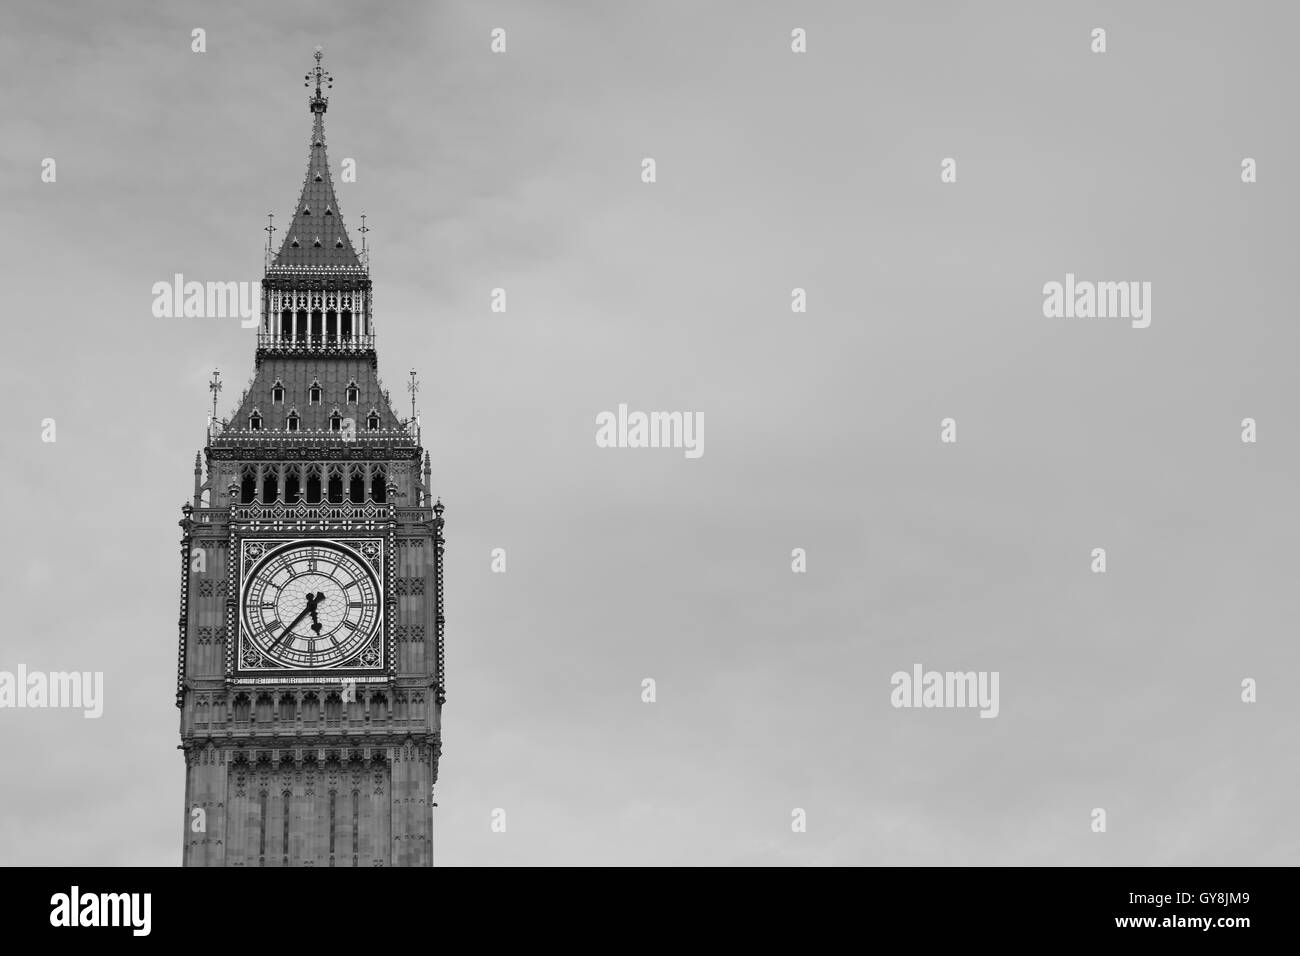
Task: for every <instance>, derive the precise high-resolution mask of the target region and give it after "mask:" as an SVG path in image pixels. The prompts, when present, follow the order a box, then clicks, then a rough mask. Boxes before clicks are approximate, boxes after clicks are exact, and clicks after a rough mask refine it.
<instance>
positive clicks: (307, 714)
mask: <svg viewBox="0 0 1300 956" xmlns="http://www.w3.org/2000/svg"><path fill="white" fill-rule="evenodd" d="M319 719H320V698H319V697H317V696H316V695H315V694H312V693H308V694H307V696H305V697H304V698H303V699H302V722H303V723H304V724H306V725H307V726H308V727H314V726H315V725H316V721H318V720H319Z"/></svg>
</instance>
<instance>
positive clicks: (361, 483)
mask: <svg viewBox="0 0 1300 956" xmlns="http://www.w3.org/2000/svg"><path fill="white" fill-rule="evenodd" d="M348 500H349V501H351V502H352V503H353V504H354V505H359V504H361V503H363V502H364V501H365V500H366V475H365V472H364V471H362V470H361V469H360V468H353V469H352V474H351V475H350V476H349V478H348Z"/></svg>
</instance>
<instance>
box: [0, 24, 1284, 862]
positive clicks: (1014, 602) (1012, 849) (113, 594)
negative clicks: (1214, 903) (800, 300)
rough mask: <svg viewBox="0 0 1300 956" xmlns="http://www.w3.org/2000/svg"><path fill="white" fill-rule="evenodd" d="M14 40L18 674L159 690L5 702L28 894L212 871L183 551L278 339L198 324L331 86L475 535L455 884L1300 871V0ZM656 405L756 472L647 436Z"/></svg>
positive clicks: (113, 32) (5, 34) (447, 731)
mask: <svg viewBox="0 0 1300 956" xmlns="http://www.w3.org/2000/svg"><path fill="white" fill-rule="evenodd" d="M0 17H2V18H3V21H4V22H3V29H0V81H2V83H3V89H4V90H5V91H6V93H7V94H8V95H6V96H5V97H4V98H3V99H2V100H0V129H2V130H3V135H2V136H0V164H2V165H0V168H2V169H3V180H2V183H3V185H2V186H0V188H2V189H3V195H2V197H0V204H2V205H0V208H3V209H4V212H5V215H4V222H5V228H4V229H3V230H0V262H3V264H4V276H5V280H6V281H5V282H4V290H5V296H4V298H5V301H6V303H7V304H6V305H5V306H4V307H3V310H4V312H5V314H6V316H7V321H6V327H7V328H8V329H9V330H10V331H9V333H8V335H9V339H8V342H7V343H6V345H5V347H4V349H3V350H0V374H3V381H4V386H5V395H6V398H7V402H6V404H7V414H6V415H4V416H3V417H2V418H0V448H3V452H4V465H5V467H4V468H3V469H2V470H0V493H2V494H3V497H4V501H5V502H6V503H7V509H6V512H7V513H6V515H5V518H4V521H5V524H6V528H5V535H4V540H5V545H6V546H5V547H4V548H3V550H2V551H0V563H2V566H3V573H2V574H0V601H3V606H4V607H5V608H6V614H5V621H6V626H5V628H4V630H3V633H2V634H0V670H14V669H15V668H16V667H17V666H18V664H20V663H22V664H25V665H26V666H27V667H28V668H29V669H32V670H46V671H54V670H70V669H76V670H90V671H103V672H104V673H105V682H106V686H105V696H106V700H105V708H104V715H103V717H102V718H101V719H99V720H84V719H82V717H81V715H80V713H79V712H75V711H35V710H0V761H3V765H4V767H5V768H6V772H5V773H4V774H0V863H26V864H33V863H63V864H105V865H119V864H150V865H166V866H171V865H177V864H178V863H179V860H180V849H181V838H182V823H183V807H182V801H183V782H184V767H183V761H182V758H181V755H180V753H179V752H178V751H177V750H176V749H175V748H176V744H177V742H178V737H177V711H176V709H175V707H174V705H173V688H174V680H175V666H176V646H175V634H176V628H175V621H176V612H177V600H178V589H179V580H178V571H177V565H178V550H177V549H178V540H179V539H178V535H179V529H178V528H177V526H176V521H177V520H178V519H179V517H180V514H179V508H180V506H181V504H182V503H183V502H184V501H185V500H187V498H188V496H189V493H190V487H191V476H192V467H193V460H194V453H195V452H196V451H197V450H198V449H199V447H200V446H201V444H202V441H203V429H204V424H205V416H206V413H207V410H208V407H209V393H208V391H207V389H206V382H207V380H208V377H209V376H210V374H211V371H212V369H213V368H220V369H221V370H222V373H223V376H224V377H225V379H226V381H227V389H226V391H225V392H224V393H223V395H222V400H223V401H222V413H223V414H229V413H230V411H231V410H232V409H233V406H234V401H235V399H237V397H238V392H239V390H240V388H241V387H242V385H243V383H244V382H245V380H246V379H247V378H248V377H249V376H251V374H252V370H253V348H254V338H253V336H254V333H253V332H252V331H251V330H246V329H242V328H240V325H239V322H238V320H235V319H228V320H221V319H188V320H187V319H158V318H154V317H153V315H152V314H151V309H150V306H151V303H152V295H151V292H150V290H151V287H152V285H153V283H155V282H157V281H160V280H164V281H166V280H169V279H170V277H171V276H172V275H173V274H174V273H176V272H181V273H184V274H185V275H187V276H193V277H197V278H202V279H214V280H222V281H226V280H249V281H256V280H258V279H259V278H260V276H261V269H262V248H263V244H264V242H265V236H264V234H263V233H262V232H261V231H260V230H261V229H262V227H263V226H264V225H265V222H266V219H265V217H266V213H267V212H268V211H271V212H274V213H275V215H276V219H277V221H278V222H279V223H280V224H281V225H283V224H284V223H285V222H286V219H287V217H288V215H289V213H290V212H291V210H292V206H293V204H294V202H295V201H296V199H297V195H298V190H299V187H300V185H301V182H302V176H303V170H304V167H305V163H306V158H307V152H308V135H309V132H310V120H311V118H310V114H309V113H308V110H307V106H306V91H305V90H304V89H303V86H302V75H303V74H304V73H305V72H307V70H308V69H309V67H310V66H311V65H312V60H311V54H312V51H313V49H314V47H315V46H316V45H317V44H322V45H323V46H324V48H325V56H326V58H325V66H326V68H327V69H329V70H330V71H331V72H333V73H334V75H335V77H336V82H335V86H334V90H333V91H332V93H331V100H330V110H329V113H328V116H327V120H326V128H327V136H328V142H329V148H330V158H331V160H332V162H333V163H334V165H335V173H336V175H335V183H336V187H337V189H338V191H339V203H340V205H341V208H342V212H343V214H344V216H345V219H346V221H347V223H348V226H349V228H350V230H351V231H352V236H353V238H354V239H359V235H358V234H357V232H356V227H357V225H358V224H359V216H360V214H361V213H362V212H365V213H367V215H368V222H369V224H370V226H371V227H372V228H373V232H371V233H370V242H371V246H372V249H373V260H372V267H373V271H372V274H373V278H374V282H375V289H376V296H375V301H376V317H377V326H378V332H379V355H380V372H381V374H382V375H383V376H384V377H385V379H386V381H387V382H388V384H389V385H390V387H391V388H392V390H393V393H394V396H395V397H396V396H398V395H403V396H404V395H405V393H404V392H403V391H401V388H402V380H403V377H404V376H405V373H406V372H407V370H408V368H410V367H412V366H414V367H415V368H417V369H418V370H419V372H420V375H421V379H422V382H423V388H422V391H421V393H420V407H421V413H422V418H423V423H424V435H425V437H426V444H427V446H428V447H429V448H430V450H431V452H432V458H433V474H434V483H435V487H436V490H437V491H438V493H439V494H440V495H441V496H442V498H443V500H444V502H445V503H446V505H447V509H448V510H447V520H448V526H447V532H448V536H449V542H450V544H449V551H448V556H447V557H448V562H449V563H448V570H447V602H448V616H449V625H448V632H447V660H448V674H449V695H448V703H447V706H446V708H445V711H444V755H443V760H442V766H441V779H440V782H439V785H438V794H437V799H438V802H439V804H440V807H439V809H438V811H437V822H436V826H437V843H436V854H437V860H438V863H439V864H446V865H503V864H529V865H531V864H652V865H657V864H724V865H725V864H747V865H749V864H759V865H762V864H795V865H807V864H811V865H817V864H993V865H1002V864H1082V865H1095V864H1137V865H1158V864H1251V863H1272V864H1281V863H1294V862H1295V861H1296V859H1297V856H1298V855H1300V827H1298V826H1297V824H1296V820H1295V811H1294V800H1293V795H1294V793H1295V791H1296V788H1297V786H1300V770H1298V769H1297V761H1296V759H1295V729H1296V726H1297V719H1298V718H1300V706H1297V696H1296V684H1295V681H1296V677H1295V675H1296V673H1297V671H1298V669H1300V651H1298V650H1297V642H1296V640H1295V636H1294V631H1293V629H1294V626H1295V625H1294V622H1295V620H1296V611H1297V608H1296V604H1297V601H1298V600H1300V597H1298V595H1300V588H1297V587H1296V584H1295V582H1296V578H1297V575H1298V574H1300V552H1298V551H1297V549H1296V547H1295V542H1296V541H1297V540H1298V539H1300V510H1298V509H1297V507H1296V502H1297V494H1298V493H1300V487H1298V484H1300V478H1298V477H1297V476H1298V475H1300V422H1298V421H1297V414H1296V410H1297V408H1298V407H1300V387H1298V386H1297V379H1296V375H1295V372H1294V367H1295V357H1296V355H1297V354H1298V352H1300V331H1297V320H1296V315H1295V307H1296V296H1295V292H1294V281H1293V276H1294V274H1295V268H1296V261H1297V254H1298V253H1300V248H1298V246H1300V243H1298V241H1297V234H1296V230H1295V226H1294V221H1295V210H1296V209H1297V200H1298V199H1300V195H1298V194H1297V187H1296V182H1297V179H1296V176H1295V175H1294V167H1295V163H1296V153H1297V149H1300V140H1298V139H1297V134H1296V131H1295V122H1294V113H1295V108H1294V91H1295V89H1296V85H1297V79H1298V77H1297V71H1298V70H1300V67H1298V66H1297V64H1296V60H1295V57H1294V50H1293V49H1292V46H1293V37H1294V36H1295V34H1296V31H1297V29H1298V28H1300V12H1297V10H1295V9H1294V8H1293V7H1292V6H1290V5H1287V4H1283V3H1245V4H1228V3H1216V4H1209V3H1187V4H1179V5H1177V7H1170V6H1169V5H1162V6H1160V7H1157V6H1156V5H1139V6H1135V5H1132V4H1119V3H1116V4H1100V3H1098V4H1094V3H1074V4H1070V5H1063V4H1062V5H1058V4H1039V3H1029V2H1025V3H998V4H974V3H971V4H957V3H927V4H913V3H906V2H902V0H898V2H889V3H874V2H873V3H871V4H864V3H856V2H849V0H845V2H817V3H810V4H794V3H785V2H762V3H751V2H744V3H742V2H739V0H730V2H718V3H709V4H699V3H690V2H684V0H683V2H664V0H655V2H653V3H640V2H631V0H618V2H595V0H591V2H572V0H565V2H555V3H548V4H545V5H543V4H538V3H528V2H514V3H511V2H468V0H464V2H437V3H417V2H409V3H392V4H385V5H383V7H382V12H379V11H378V9H377V8H373V7H370V6H367V5H364V4H345V3H341V2H332V3H328V4H322V3H305V2H303V3H277V4H274V5H268V4H264V3H258V2H253V0H242V2H235V3H228V4H219V5H218V4H210V3H208V4H196V3H185V2H178V3H168V4H165V5H159V4H145V3H134V4H133V3H122V4H112V5H106V4H95V3H91V2H89V0H79V2H70V3H60V4H40V3H27V4H23V5H21V6H16V5H13V4H10V5H8V6H7V7H6V9H5V11H4V13H3V14H2V15H0ZM196 27H202V28H203V29H205V30H206V33H207V52H206V53H203V54H196V53H192V52H191V50H190V43H191V40H190V34H191V30H193V29H194V28H196ZM495 27H500V28H503V29H505V30H506V32H507V50H508V52H507V53H505V54H504V55H493V54H492V53H491V52H490V51H489V33H490V31H491V30H492V29H493V28H495ZM796 27H801V28H804V29H805V30H806V31H807V36H808V41H807V45H808V52H807V53H806V54H802V55H797V54H794V53H792V52H791V50H790V32H791V30H792V29H794V28H796ZM1094 27H1104V28H1105V29H1106V30H1107V47H1108V49H1107V52H1106V53H1104V54H1095V53H1093V52H1091V50H1090V43H1091V40H1090V33H1091V31H1092V29H1093V28H1094ZM46 157H50V158H54V159H55V160H56V162H57V181H56V182H54V183H43V182H42V181H41V175H40V174H41V162H42V160H43V159H44V158H46ZM345 157H350V158H354V159H355V160H356V161H357V169H358V181H357V182H355V183H341V182H339V178H338V175H337V171H338V165H339V163H340V162H341V161H342V159H343V158H345ZM645 157H653V158H654V159H655V161H656V164H657V173H658V181H657V182H656V183H654V184H653V185H647V184H645V183H643V182H641V178H640V173H641V161H642V159H643V158H645ZM945 157H953V158H955V159H956V161H957V173H958V175H957V182H956V183H952V184H943V183H941V182H940V177H939V172H940V162H941V161H942V160H943V159H944V158H945ZM1244 157H1253V158H1255V159H1256V161H1257V164H1258V182H1257V183H1254V184H1249V185H1247V184H1243V183H1242V181H1241V162H1242V159H1243V158H1244ZM1067 272H1073V273H1075V274H1076V275H1077V276H1079V277H1080V278H1081V279H1092V280H1114V281H1146V282H1150V283H1152V289H1153V291H1152V322H1151V325H1150V327H1149V328H1146V329H1134V328H1132V327H1131V326H1130V324H1129V323H1128V322H1126V321H1122V320H1105V319H1049V318H1045V317H1044V316H1043V311H1042V304H1043V294H1042V288H1043V285H1044V284H1045V283H1047V282H1051V281H1063V280H1064V277H1065V274H1066V273H1067ZM495 287H504V288H506V289H507V290H508V312H507V313H505V314H499V313H493V312H491V311H490V309H489V302H490V299H489V296H490V292H491V290H492V289H493V288H495ZM796 287H799V288H804V289H806V290H807V298H808V311H807V312H806V313H802V314H796V313H793V312H792V311H791V308H790V296H791V290H792V289H793V288H796ZM620 403H625V404H627V405H628V406H629V407H630V408H632V409H643V410H651V409H660V410H680V411H686V412H695V413H700V414H702V415H703V416H704V419H705V421H706V423H707V427H706V431H705V454H704V455H703V456H702V457H701V458H699V459H696V460H691V459H687V458H686V457H685V456H684V455H683V454H682V453H681V451H679V450H672V449H659V450H650V449H601V448H597V447H596V444H595V441H594V434H595V417H596V415H597V414H598V413H600V412H601V411H605V410H612V409H616V408H617V406H618V405H619V404H620ZM398 405H399V407H401V405H402V403H401V402H399V403H398ZM948 417H951V418H953V419H955V420H956V423H957V437H958V441H957V442H956V444H941V442H940V440H939V438H940V427H939V426H940V421H941V420H942V419H944V418H948ZM1245 417H1252V418H1254V419H1255V420H1256V421H1257V422H1258V437H1259V440H1258V442H1257V443H1255V444H1244V443H1243V442H1242V441H1241V421H1242V419H1243V418H1245ZM45 418H54V419H55V420H56V422H57V441H56V442H54V443H52V444H51V443H44V442H42V441H41V430H42V429H41V422H42V420H43V419H45ZM1098 547H1102V548H1105V549H1106V553H1107V571H1106V573H1105V574H1094V573H1092V571H1091V569H1090V565H1091V563H1092V557H1091V553H1092V550H1093V549H1094V548H1098ZM493 548H505V549H506V551H507V554H508V571H507V573H505V574H493V573H492V572H491V568H490V553H491V551H492V549H493ZM794 548H804V549H805V550H806V553H807V573H805V574H796V573H792V571H791V551H792V549H794ZM918 663H919V664H921V665H923V666H924V667H925V668H926V669H936V670H963V671H965V670H975V671H997V672H998V673H999V674H1000V698H1001V699H1000V712H999V715H998V716H997V718H996V719H992V720H985V719H979V718H978V716H977V714H976V712H975V711H973V710H956V709H934V710H914V709H894V708H892V707H891V706H890V690H891V687H890V677H891V675H892V674H893V673H894V672H895V671H898V670H908V671H910V670H911V668H912V666H913V665H914V664H918ZM647 677H648V678H653V679H654V680H655V681H656V682H657V701H656V702H655V703H653V704H646V703H643V702H642V700H641V682H642V680H643V679H644V678H647ZM1245 678H1253V679H1255V680H1257V681H1258V702H1257V703H1255V704H1246V703H1243V702H1242V701H1241V699H1240V698H1241V682H1242V680H1243V679H1245ZM495 808H503V809H505V810H506V811H507V814H508V828H507V832H506V833H504V834H502V833H493V832H492V831H491V829H490V822H491V813H492V811H493V809H495ZM794 808H802V809H804V810H805V811H806V813H807V832H806V833H794V832H792V830H791V811H792V810H793V809H794ZM1093 808H1104V809H1105V810H1106V813H1107V831H1106V833H1104V834H1097V833H1094V832H1092V830H1091V828H1090V823H1091V812H1092V810H1093Z"/></svg>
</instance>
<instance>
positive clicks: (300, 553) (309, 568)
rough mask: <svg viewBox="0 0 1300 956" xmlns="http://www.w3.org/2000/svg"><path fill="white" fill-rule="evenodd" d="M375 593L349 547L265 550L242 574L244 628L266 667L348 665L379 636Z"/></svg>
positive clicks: (301, 544) (304, 544) (327, 544)
mask: <svg viewBox="0 0 1300 956" xmlns="http://www.w3.org/2000/svg"><path fill="white" fill-rule="evenodd" d="M379 594H380V590H379V581H378V579H377V577H376V576H375V573H374V571H373V570H372V569H371V568H370V566H369V565H368V564H367V563H366V561H365V559H364V558H363V557H362V556H361V555H360V554H358V553H357V552H355V551H353V550H352V549H351V548H349V547H345V546H344V545H341V544H339V543H337V542H333V541H293V542H290V543H288V544H285V545H283V546H280V547H274V548H270V549H268V550H266V552H265V553H264V554H263V555H260V556H259V557H258V558H257V559H256V563H255V564H253V565H252V567H251V568H250V569H249V572H248V573H247V574H246V576H245V579H244V594H243V618H244V621H243V623H244V631H245V634H246V635H247V637H248V640H249V642H250V643H251V645H252V647H253V648H254V649H255V650H256V651H257V652H258V653H259V654H260V655H261V656H262V657H263V658H265V662H264V663H265V665H269V666H271V667H284V668H291V669H319V668H330V667H339V666H343V665H349V666H354V665H355V664H356V663H357V662H356V661H355V660H354V658H357V657H358V655H359V654H361V652H362V651H363V649H365V648H367V647H368V646H371V645H372V644H373V643H374V638H375V635H376V634H377V633H378V632H379V628H380V624H381V617H380V613H379V608H380V605H379ZM367 663H368V662H367Z"/></svg>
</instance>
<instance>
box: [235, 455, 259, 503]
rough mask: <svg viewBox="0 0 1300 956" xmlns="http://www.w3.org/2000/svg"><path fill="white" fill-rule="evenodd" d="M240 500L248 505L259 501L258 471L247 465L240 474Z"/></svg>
mask: <svg viewBox="0 0 1300 956" xmlns="http://www.w3.org/2000/svg"><path fill="white" fill-rule="evenodd" d="M239 500H240V503H242V504H246V505H251V504H252V503H253V502H254V501H255V500H257V469H256V468H254V467H253V466H252V465H245V466H244V468H243V469H242V470H241V471H240V473H239Z"/></svg>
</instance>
